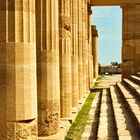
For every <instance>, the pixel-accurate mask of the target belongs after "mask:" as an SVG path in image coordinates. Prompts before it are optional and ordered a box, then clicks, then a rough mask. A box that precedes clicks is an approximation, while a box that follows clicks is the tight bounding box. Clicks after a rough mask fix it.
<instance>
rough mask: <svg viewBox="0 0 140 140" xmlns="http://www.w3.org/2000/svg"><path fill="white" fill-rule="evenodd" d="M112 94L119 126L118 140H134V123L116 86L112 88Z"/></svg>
mask: <svg viewBox="0 0 140 140" xmlns="http://www.w3.org/2000/svg"><path fill="white" fill-rule="evenodd" d="M110 92H111V98H112V104H113V109H114V115H115V120H116V125H117V133H118V138H119V139H120V140H123V139H124V140H125V139H127V138H129V139H133V138H134V137H135V136H136V135H135V133H134V131H133V127H134V126H133V121H132V120H131V118H130V117H129V116H130V114H129V113H128V112H127V109H126V106H125V104H124V102H123V100H122V96H121V95H120V93H119V92H118V90H117V88H116V86H110Z"/></svg>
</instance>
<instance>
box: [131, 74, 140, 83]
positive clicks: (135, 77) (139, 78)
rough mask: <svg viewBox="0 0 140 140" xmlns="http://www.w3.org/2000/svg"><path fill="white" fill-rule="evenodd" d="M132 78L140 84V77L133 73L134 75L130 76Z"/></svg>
mask: <svg viewBox="0 0 140 140" xmlns="http://www.w3.org/2000/svg"><path fill="white" fill-rule="evenodd" d="M130 80H132V81H133V82H134V83H136V84H139V85H140V77H138V76H135V75H132V76H130Z"/></svg>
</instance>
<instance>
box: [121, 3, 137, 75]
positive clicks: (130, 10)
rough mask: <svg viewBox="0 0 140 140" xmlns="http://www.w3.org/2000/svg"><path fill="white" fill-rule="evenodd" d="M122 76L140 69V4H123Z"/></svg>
mask: <svg viewBox="0 0 140 140" xmlns="http://www.w3.org/2000/svg"><path fill="white" fill-rule="evenodd" d="M122 15H123V34H122V77H123V78H125V77H129V76H130V75H131V74H135V73H136V72H137V71H140V57H139V55H140V47H139V42H140V28H139V23H140V5H135V4H133V5H132V4H131V5H129V4H125V5H123V6H122Z"/></svg>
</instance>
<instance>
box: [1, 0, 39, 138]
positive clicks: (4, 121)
mask: <svg viewBox="0 0 140 140" xmlns="http://www.w3.org/2000/svg"><path fill="white" fill-rule="evenodd" d="M0 57H1V59H0V139H1V140H9V139H11V140H17V139H21V138H24V139H33V140H36V139H37V120H36V118H37V91H36V86H37V85H36V42H35V1H34V0H30V1H26V0H25V1H23V0H20V1H16V0H0Z"/></svg>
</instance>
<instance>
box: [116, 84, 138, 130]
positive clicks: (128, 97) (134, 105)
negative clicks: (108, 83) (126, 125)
mask: <svg viewBox="0 0 140 140" xmlns="http://www.w3.org/2000/svg"><path fill="white" fill-rule="evenodd" d="M117 88H118V90H119V91H120V93H121V94H122V96H123V99H124V102H125V103H126V105H127V107H128V110H129V111H130V114H131V115H132V117H133V120H134V122H135V128H136V131H138V130H139V132H140V100H139V99H137V98H136V97H135V96H133V94H131V91H130V90H128V89H127V88H126V87H125V86H124V85H123V84H122V83H117Z"/></svg>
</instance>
